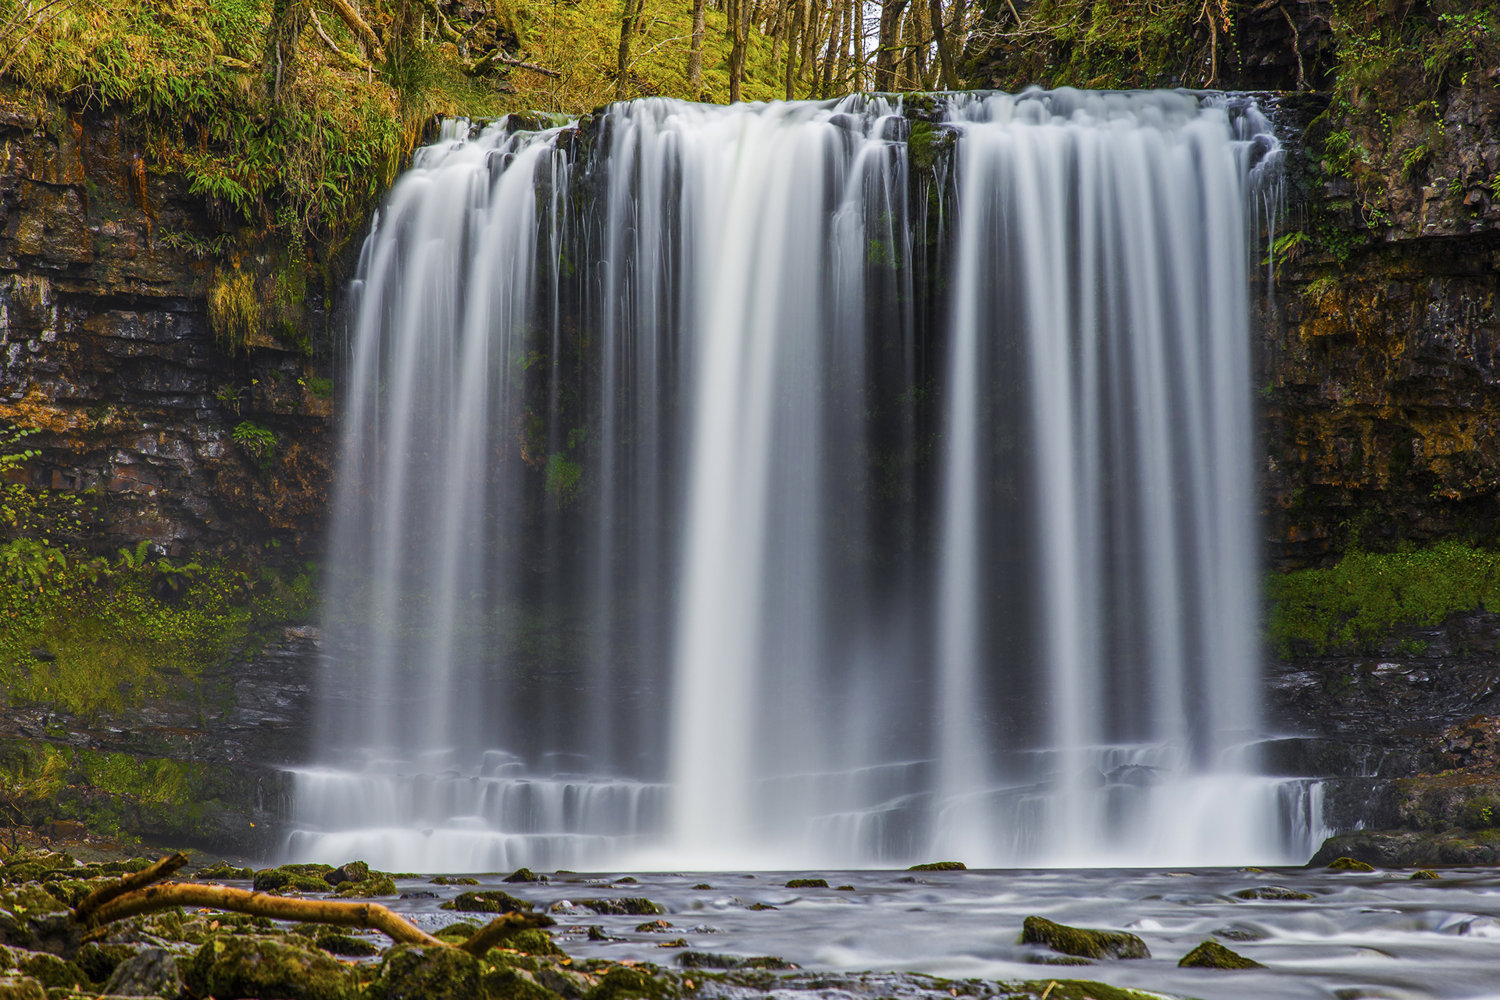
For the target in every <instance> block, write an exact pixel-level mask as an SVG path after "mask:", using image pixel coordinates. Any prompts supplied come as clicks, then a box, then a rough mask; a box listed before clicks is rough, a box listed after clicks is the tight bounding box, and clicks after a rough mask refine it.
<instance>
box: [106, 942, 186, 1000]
mask: <svg viewBox="0 0 1500 1000" xmlns="http://www.w3.org/2000/svg"><path fill="white" fill-rule="evenodd" d="M183 985H184V984H183V981H182V965H181V963H179V961H178V957H177V956H176V955H174V954H173V953H172V952H170V951H168V950H167V949H165V948H146V949H144V950H143V951H140V952H137V953H136V954H134V955H132V956H130V957H129V958H127V959H125V961H123V962H121V963H120V964H119V965H117V966H116V967H115V969H114V971H113V972H111V973H110V976H109V979H108V981H107V982H106V984H105V987H104V992H106V993H114V994H117V995H119V996H142V997H151V996H160V997H178V996H181V995H182V989H183Z"/></svg>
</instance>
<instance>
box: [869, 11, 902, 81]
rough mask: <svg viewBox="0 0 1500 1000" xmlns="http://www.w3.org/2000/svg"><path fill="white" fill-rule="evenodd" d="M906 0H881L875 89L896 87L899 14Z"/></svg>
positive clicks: (899, 34)
mask: <svg viewBox="0 0 1500 1000" xmlns="http://www.w3.org/2000/svg"><path fill="white" fill-rule="evenodd" d="M905 10H906V0H881V4H880V34H879V36H878V37H877V39H876V45H877V48H876V49H875V89H876V90H887V91H888V90H895V89H896V60H897V58H898V56H899V53H900V49H899V44H900V40H901V15H902V13H903V12H904V11H905Z"/></svg>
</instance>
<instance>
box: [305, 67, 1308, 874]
mask: <svg viewBox="0 0 1500 1000" xmlns="http://www.w3.org/2000/svg"><path fill="white" fill-rule="evenodd" d="M530 124H531V126H533V127H530V128H528V127H526V125H527V123H523V122H521V121H519V120H515V119H511V120H504V121H501V122H497V123H494V124H491V125H488V126H486V127H484V128H473V127H471V126H469V125H468V124H467V123H464V122H450V123H448V124H447V125H445V127H444V131H443V134H442V135H441V136H440V137H439V139H438V141H437V142H435V143H434V144H433V145H431V146H428V147H426V148H424V149H423V150H421V151H419V153H418V155H417V157H416V160H415V162H414V164H413V167H412V169H411V170H410V171H409V172H408V173H407V174H406V175H404V176H403V177H402V178H401V180H400V181H399V182H398V183H397V185H396V187H395V189H394V190H393V191H392V193H391V196H390V198H389V199H388V201H387V204H386V205H385V207H384V208H383V209H382V211H381V213H380V216H379V218H378V220H377V221H376V224H375V226H374V229H373V231H372V233H371V235H370V237H369V239H368V240H367V241H366V244H365V247H364V251H363V256H362V259H361V264H360V268H359V275H358V278H357V280H356V281H355V283H354V287H353V293H352V296H351V317H352V318H351V333H350V344H349V368H348V373H347V376H346V379H345V384H346V393H345V396H344V399H343V405H342V409H341V418H342V427H343V441H342V446H341V458H340V464H339V478H338V484H337V489H338V494H337V497H336V508H335V517H334V525H335V527H334V533H333V538H332V544H331V553H330V569H329V577H328V588H327V595H328V596H327V602H326V616H327V635H328V644H327V645H328V663H327V667H326V670H325V674H324V677H323V678H322V681H321V686H320V691H319V695H320V710H321V712H322V728H321V730H320V731H321V732H322V733H324V734H325V741H324V745H323V747H322V749H321V751H320V755H319V757H318V759H317V761H315V762H314V763H313V764H312V765H310V766H308V767H307V768H304V769H301V770H298V771H297V772H295V773H294V775H293V780H294V787H295V796H294V798H295V807H294V816H293V821H294V827H295V829H294V831H293V833H292V835H291V838H290V840H289V843H288V847H287V850H288V853H289V854H290V855H293V856H296V857H299V858H320V859H331V860H343V859H345V858H346V857H352V856H361V857H366V858H368V859H369V860H370V861H371V862H372V863H375V864H377V865H379V866H381V867H388V868H399V869H408V870H412V869H417V870H421V869H426V870H442V871H462V870H495V869H503V868H507V867H514V866H520V865H527V866H530V867H534V868H549V867H551V868H555V867H559V866H562V867H569V868H575V869H578V868H589V867H594V868H598V867H605V866H620V865H625V864H633V865H638V866H647V865H662V866H668V867H673V868H684V867H699V868H744V867H784V868H795V867H834V866H845V867H858V866H872V865H880V866H883V865H897V864H909V863H911V862H913V861H920V860H927V859H930V858H931V857H932V856H936V855H944V856H954V857H962V858H963V859H964V860H965V861H967V862H968V863H969V864H970V865H971V866H973V865H1037V864H1064V865H1102V864H1152V863H1162V864H1167V863H1170V864H1219V863H1222V864H1245V863H1273V862H1281V861H1298V862H1300V861H1302V860H1305V857H1304V856H1302V855H1303V854H1304V853H1305V852H1304V846H1305V840H1306V837H1307V836H1309V835H1310V833H1311V829H1312V827H1313V826H1315V825H1316V823H1317V821H1318V819H1317V815H1316V813H1317V805H1316V802H1315V801H1313V800H1314V798H1315V795H1314V793H1313V791H1312V790H1310V789H1309V787H1308V783H1307V782H1306V781H1291V780H1288V781H1282V780H1279V779H1275V778H1271V777H1266V776H1264V775H1262V774H1261V773H1260V765H1259V763H1258V761H1257V759H1256V755H1255V754H1254V753H1253V752H1252V751H1249V750H1247V749H1246V748H1247V747H1248V746H1251V745H1253V742H1254V740H1255V738H1256V733H1257V728H1258V725H1259V708H1258V695H1257V691H1258V687H1257V685H1258V663H1259V659H1258V658H1259V649H1258V646H1257V638H1256V636H1257V623H1256V597H1255V594H1256V587H1257V583H1256V581H1257V567H1256V560H1255V553H1254V500H1253V489H1254V485H1253V481H1252V476H1251V468H1252V461H1251V448H1252V444H1253V440H1252V438H1253V428H1252V424H1251V403H1250V361H1249V345H1250V331H1249V325H1248V314H1249V300H1248V296H1249V280H1250V278H1251V276H1252V273H1253V270H1254V267H1255V264H1254V257H1253V256H1252V253H1251V251H1252V245H1253V241H1254V239H1255V236H1256V233H1257V231H1258V230H1259V229H1260V228H1261V221H1260V218H1259V217H1258V215H1257V213H1258V212H1259V211H1260V210H1261V208H1262V207H1263V206H1264V205H1267V204H1270V203H1272V202H1273V201H1274V192H1273V191H1272V186H1273V184H1274V182H1275V177H1276V174H1277V169H1276V166H1277V161H1278V158H1279V149H1278V147H1277V144H1276V140H1275V137H1274V134H1273V133H1272V130H1271V129H1270V127H1269V126H1268V125H1267V123H1266V121H1265V119H1264V118H1263V117H1262V116H1261V114H1260V112H1259V111H1258V109H1257V108H1256V107H1255V105H1254V104H1253V103H1252V102H1250V101H1248V100H1244V99H1238V98H1230V97H1222V96H1213V95H1209V96H1203V95H1193V94H1187V93H1165V92H1163V93H1132V94H1093V93H1085V92H1076V91H1057V92H1040V91H1034V92H1027V93H1025V94H1022V95H1018V96H1011V95H1004V94H975V95H951V96H948V97H944V98H941V99H939V100H937V101H927V102H924V104H923V105H922V106H921V107H920V108H913V107H909V106H903V105H902V103H901V102H900V101H899V100H897V99H894V98H891V99H887V98H881V97H868V96H854V97H850V98H845V99H843V100H840V101H831V102H821V103H811V102H806V103H785V104H783V103H777V104H772V105H736V106H733V107H728V108H723V107H709V106H703V105H694V104H685V103H681V102H675V101H668V100H659V99H650V100H644V101H636V102H631V103H628V104H619V105H614V106H612V107H610V108H609V109H607V110H606V111H604V112H602V113H601V114H600V115H599V116H598V117H597V118H596V119H594V120H592V121H589V122H586V123H580V124H572V125H566V126H560V127H556V128H543V129H535V128H534V125H535V123H530Z"/></svg>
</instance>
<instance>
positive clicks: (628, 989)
mask: <svg viewBox="0 0 1500 1000" xmlns="http://www.w3.org/2000/svg"><path fill="white" fill-rule="evenodd" d="M676 995H677V990H676V989H675V988H673V987H672V985H671V984H670V983H669V982H667V981H665V980H663V979H661V978H658V977H654V976H651V975H649V974H648V973H646V972H645V971H643V970H641V969H633V968H627V967H625V966H620V965H617V966H615V967H614V968H612V969H610V970H609V971H608V972H606V973H605V974H604V975H603V976H602V977H601V978H600V980H599V985H598V986H595V987H594V988H593V989H592V990H590V991H589V993H588V996H587V997H586V998H585V1000H626V998H629V997H637V998H641V1000H670V998H672V997H675V996H676Z"/></svg>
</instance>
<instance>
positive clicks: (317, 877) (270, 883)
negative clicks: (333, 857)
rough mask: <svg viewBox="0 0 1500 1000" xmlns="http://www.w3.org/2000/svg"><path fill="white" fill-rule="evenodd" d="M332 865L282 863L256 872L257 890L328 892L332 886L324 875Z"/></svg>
mask: <svg viewBox="0 0 1500 1000" xmlns="http://www.w3.org/2000/svg"><path fill="white" fill-rule="evenodd" d="M331 871H333V866H332V865H282V866H281V867H280V868H263V869H261V870H260V871H258V872H256V873H255V882H254V886H255V891H256V892H328V891H329V890H330V889H331V888H332V886H330V885H329V884H328V881H327V880H326V879H325V878H324V877H323V876H324V875H325V874H326V873H328V872H331Z"/></svg>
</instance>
